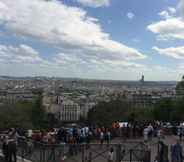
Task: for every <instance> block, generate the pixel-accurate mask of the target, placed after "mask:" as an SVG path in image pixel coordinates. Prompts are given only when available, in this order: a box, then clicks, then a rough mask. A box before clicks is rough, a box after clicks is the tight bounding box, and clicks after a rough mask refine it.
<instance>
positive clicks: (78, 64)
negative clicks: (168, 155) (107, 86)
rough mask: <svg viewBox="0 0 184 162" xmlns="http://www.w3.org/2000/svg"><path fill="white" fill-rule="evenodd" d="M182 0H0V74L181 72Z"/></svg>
mask: <svg viewBox="0 0 184 162" xmlns="http://www.w3.org/2000/svg"><path fill="white" fill-rule="evenodd" d="M183 17H184V0H173V1H172V2H170V1H168V0H155V1H151V2H150V1H149V2H148V1H147V0H141V2H140V1H139V2H136V1H135V0H129V1H122V0H47V1H46V0H31V1H30V0H14V1H12V0H0V75H9V76H49V77H52V76H54V77H70V78H89V79H105V80H138V79H139V78H140V77H141V75H145V78H146V80H150V81H152V80H153V81H166V80H180V79H181V76H182V75H183V70H184V63H183V59H184V46H183V43H184V20H183Z"/></svg>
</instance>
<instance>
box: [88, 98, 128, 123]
mask: <svg viewBox="0 0 184 162" xmlns="http://www.w3.org/2000/svg"><path fill="white" fill-rule="evenodd" d="M128 109H129V106H128V103H127V102H125V101H120V100H112V101H110V102H100V103H99V104H97V105H96V106H95V107H94V108H93V109H91V110H90V111H89V113H88V120H89V122H90V123H92V124H98V125H105V126H108V125H110V124H112V123H113V122H114V121H127V120H128V111H129V110H128Z"/></svg>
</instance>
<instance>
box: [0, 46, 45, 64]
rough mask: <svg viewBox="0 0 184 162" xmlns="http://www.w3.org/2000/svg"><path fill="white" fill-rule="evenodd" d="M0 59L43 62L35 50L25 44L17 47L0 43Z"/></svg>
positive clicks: (16, 61)
mask: <svg viewBox="0 0 184 162" xmlns="http://www.w3.org/2000/svg"><path fill="white" fill-rule="evenodd" d="M0 59H1V62H4V63H23V64H24V63H25V64H36V63H38V64H39V63H44V62H45V61H44V60H43V59H42V58H41V57H40V56H39V53H38V52H37V51H36V50H34V49H33V48H31V47H30V46H27V45H25V44H21V45H19V46H18V47H14V46H6V45H0Z"/></svg>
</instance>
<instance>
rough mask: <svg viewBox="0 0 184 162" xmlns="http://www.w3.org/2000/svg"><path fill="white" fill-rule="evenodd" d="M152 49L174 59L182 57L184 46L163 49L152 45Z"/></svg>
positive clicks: (183, 55)
mask: <svg viewBox="0 0 184 162" xmlns="http://www.w3.org/2000/svg"><path fill="white" fill-rule="evenodd" d="M153 49H154V50H155V51H157V52H158V53H159V54H161V55H165V56H168V57H172V58H175V59H184V46H180V47H169V48H164V49H161V48H158V47H153Z"/></svg>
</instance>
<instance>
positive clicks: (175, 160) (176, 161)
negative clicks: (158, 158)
mask: <svg viewBox="0 0 184 162" xmlns="http://www.w3.org/2000/svg"><path fill="white" fill-rule="evenodd" d="M171 162H183V148H182V146H181V144H180V141H179V140H177V141H176V143H175V144H174V145H172V146H171Z"/></svg>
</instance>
